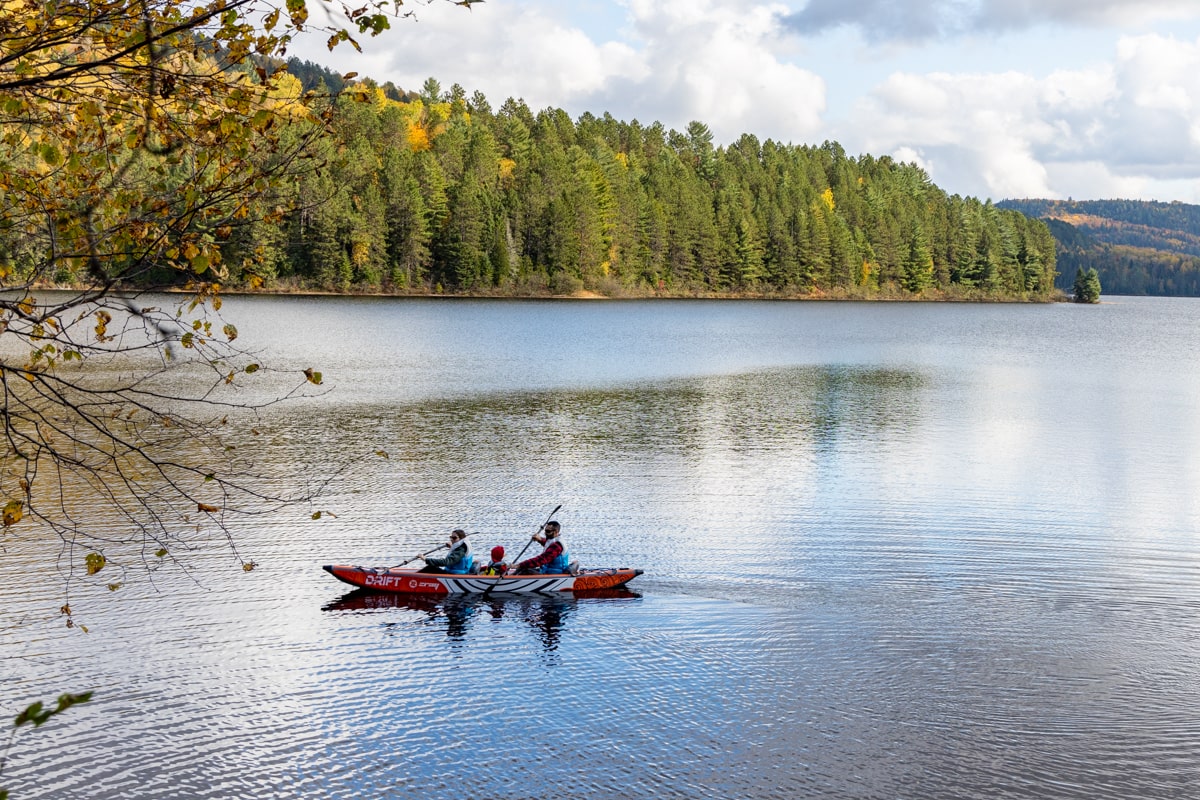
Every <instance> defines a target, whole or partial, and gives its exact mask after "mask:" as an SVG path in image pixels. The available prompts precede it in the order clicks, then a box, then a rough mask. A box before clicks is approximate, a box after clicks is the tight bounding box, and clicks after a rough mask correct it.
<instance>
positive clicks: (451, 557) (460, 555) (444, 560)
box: [425, 545, 467, 569]
mask: <svg viewBox="0 0 1200 800" xmlns="http://www.w3.org/2000/svg"><path fill="white" fill-rule="evenodd" d="M466 555H467V548H466V547H460V546H458V545H455V546H454V547H453V548H452V549H451V550H450V552H449V553H446V555H444V556H441V557H440V558H439V557H438V556H434V557H432V558H426V559H425V563H426V564H429V565H431V566H434V567H442V568H443V569H444V568H445V567H452V566H454V565H455V564H457V563H458V562H460V561H462V560H463V559H464V558H466Z"/></svg>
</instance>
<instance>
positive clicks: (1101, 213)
mask: <svg viewBox="0 0 1200 800" xmlns="http://www.w3.org/2000/svg"><path fill="white" fill-rule="evenodd" d="M997 206H999V207H1000V208H1008V209H1013V210H1015V211H1020V212H1021V213H1023V214H1025V215H1027V216H1030V217H1039V218H1041V219H1043V220H1045V221H1046V224H1047V225H1048V226H1049V228H1050V232H1051V233H1052V234H1053V235H1054V241H1055V244H1056V246H1057V250H1058V272H1059V276H1058V279H1057V280H1056V281H1055V284H1056V285H1057V286H1058V287H1059V288H1062V289H1068V290H1069V289H1070V286H1071V284H1072V283H1073V282H1074V280H1075V272H1076V270H1077V269H1078V268H1079V267H1083V268H1084V269H1088V268H1089V267H1091V268H1095V270H1096V272H1097V273H1098V274H1099V275H1100V283H1101V285H1102V286H1103V287H1104V292H1105V294H1134V295H1162V296H1176V297H1200V206H1197V205H1189V204H1187V203H1159V202H1153V201H1144V200H1079V201H1075V200H1005V201H1003V202H1001V203H997Z"/></svg>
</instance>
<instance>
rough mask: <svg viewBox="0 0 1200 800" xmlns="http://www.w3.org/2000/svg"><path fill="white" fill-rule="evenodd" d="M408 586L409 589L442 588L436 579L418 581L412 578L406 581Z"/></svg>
mask: <svg viewBox="0 0 1200 800" xmlns="http://www.w3.org/2000/svg"><path fill="white" fill-rule="evenodd" d="M408 588H410V589H440V588H442V585H441V584H440V583H438V582H437V581H419V580H417V579H416V578H412V579H410V580H409V582H408Z"/></svg>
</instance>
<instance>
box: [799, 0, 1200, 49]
mask: <svg viewBox="0 0 1200 800" xmlns="http://www.w3.org/2000/svg"><path fill="white" fill-rule="evenodd" d="M1197 17H1200V8H1198V7H1197V3H1196V0H907V2H897V0H808V2H807V3H805V4H803V7H802V8H800V9H799V10H798V11H796V12H794V13H792V14H789V15H788V17H787V24H788V26H789V27H791V28H792V29H793V30H795V31H797V32H799V33H801V34H803V35H814V34H819V33H822V32H824V31H827V30H829V29H831V28H837V27H853V28H857V29H859V30H860V31H862V33H863V35H864V36H866V38H868V39H869V40H872V41H876V42H879V41H890V40H900V41H925V40H929V39H934V38H953V37H956V36H960V35H963V34H975V33H997V32H1004V31H1019V30H1027V29H1030V28H1034V27H1037V26H1043V25H1063V26H1077V25H1087V26H1093V27H1125V26H1132V25H1139V26H1145V25H1148V24H1151V23H1155V22H1159V21H1162V20H1173V19H1196V18H1197Z"/></svg>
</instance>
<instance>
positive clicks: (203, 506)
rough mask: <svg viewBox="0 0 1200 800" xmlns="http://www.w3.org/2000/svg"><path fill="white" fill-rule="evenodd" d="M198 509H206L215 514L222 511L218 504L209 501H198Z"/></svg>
mask: <svg viewBox="0 0 1200 800" xmlns="http://www.w3.org/2000/svg"><path fill="white" fill-rule="evenodd" d="M196 510H197V511H204V512H206V513H209V514H215V513H217V512H218V511H220V510H221V509H220V508H218V507H217V506H210V505H209V504H208V503H196Z"/></svg>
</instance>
